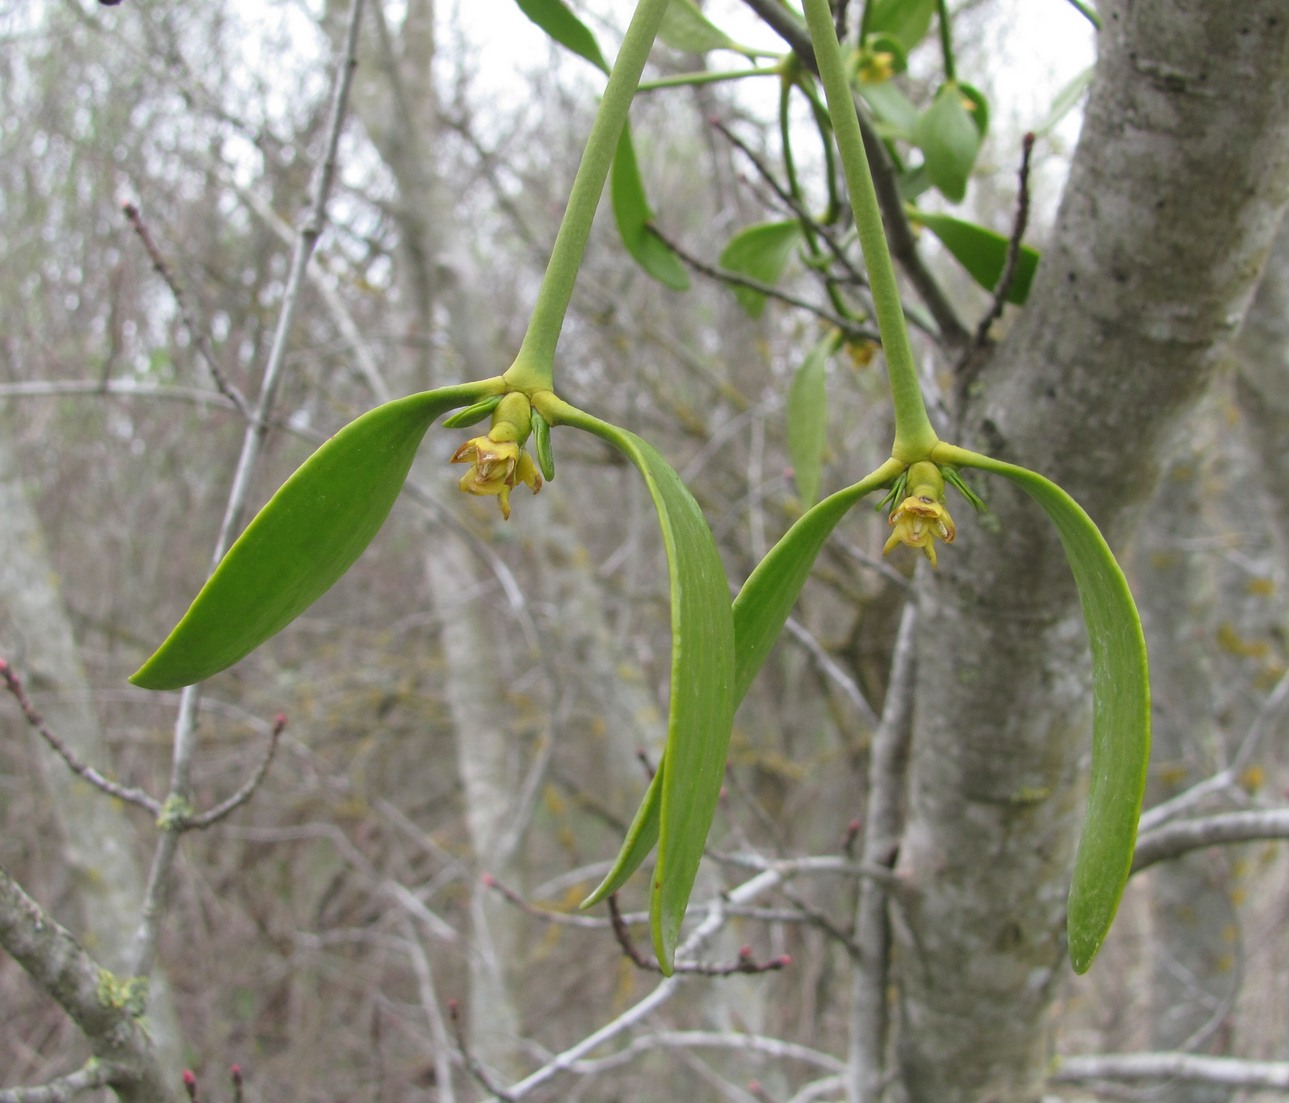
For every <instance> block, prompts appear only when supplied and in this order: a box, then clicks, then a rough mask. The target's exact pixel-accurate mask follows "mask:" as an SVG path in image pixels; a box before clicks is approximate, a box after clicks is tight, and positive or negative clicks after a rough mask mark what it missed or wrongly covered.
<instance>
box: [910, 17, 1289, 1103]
mask: <svg viewBox="0 0 1289 1103" xmlns="http://www.w3.org/2000/svg"><path fill="white" fill-rule="evenodd" d="M1102 18H1103V20H1104V25H1105V29H1104V30H1103V31H1102V32H1101V42H1100V57H1099V60H1098V67H1097V76H1096V81H1095V83H1094V86H1093V90H1092V95H1091V99H1090V102H1089V104H1088V108H1087V114H1086V117H1085V121H1084V128H1083V134H1082V137H1081V139H1080V142H1079V147H1078V150H1077V152H1076V155H1075V160H1074V164H1073V168H1072V173H1071V176H1070V180H1069V184H1068V186H1067V190H1066V193H1065V196H1064V198H1063V202H1062V206H1061V211H1060V214H1059V217H1058V223H1057V226H1056V229H1055V232H1054V234H1053V238H1052V241H1051V242H1050V244H1049V245H1048V247H1047V249H1046V250H1045V252H1044V256H1043V261H1042V264H1041V265H1040V268H1039V271H1038V275H1037V277H1036V282H1035V286H1034V289H1033V291H1032V293H1031V296H1030V300H1029V304H1028V305H1027V306H1026V308H1025V309H1024V312H1023V313H1022V314H1021V316H1020V318H1019V320H1018V322H1017V325H1016V327H1015V329H1014V330H1013V332H1012V333H1011V335H1010V336H1009V337H1008V339H1007V340H1006V341H1005V342H1004V343H1003V344H1002V345H1001V346H1000V347H999V348H998V349H997V350H996V352H995V354H994V355H993V356H992V358H991V359H990V361H989V362H988V363H987V364H986V366H985V367H984V368H983V370H982V371H981V373H980V375H979V376H978V377H977V378H976V379H975V380H974V382H973V385H972V386H971V387H969V388H965V390H966V393H967V396H968V397H967V398H966V400H965V402H964V407H963V409H962V410H961V411H960V418H959V422H960V428H959V430H958V433H957V434H956V435H957V436H958V439H959V441H960V442H961V443H964V444H966V445H968V446H970V447H975V448H978V449H980V450H982V451H986V452H989V453H991V454H993V455H995V456H998V457H999V458H1002V459H1006V460H1010V461H1013V462H1016V463H1021V464H1024V465H1026V466H1028V467H1031V468H1034V469H1036V470H1038V471H1040V472H1042V473H1044V474H1046V475H1048V476H1049V477H1052V478H1054V479H1056V480H1057V481H1058V482H1060V483H1061V484H1062V485H1063V486H1064V487H1065V488H1066V489H1067V490H1069V491H1070V492H1071V493H1072V494H1074V496H1075V497H1076V498H1078V499H1079V500H1080V501H1081V502H1082V504H1083V505H1084V507H1085V508H1086V509H1087V510H1088V512H1089V513H1090V514H1091V515H1092V517H1093V518H1094V519H1095V520H1096V521H1097V522H1098V523H1099V524H1100V525H1101V526H1102V528H1103V530H1104V531H1105V532H1106V533H1107V535H1108V536H1109V538H1110V539H1111V541H1112V543H1114V544H1121V543H1122V538H1123V536H1124V535H1125V533H1126V531H1127V530H1128V528H1129V527H1130V526H1129V522H1130V520H1131V516H1130V511H1131V509H1132V507H1134V506H1141V505H1143V504H1144V503H1145V501H1146V500H1147V499H1148V496H1149V494H1150V493H1151V491H1152V489H1153V487H1154V485H1155V483H1156V481H1157V478H1158V468H1159V465H1160V462H1161V459H1162V456H1163V453H1164V449H1165V447H1166V445H1167V444H1168V441H1169V438H1170V436H1171V435H1172V434H1173V432H1174V431H1175V430H1176V428H1177V427H1178V426H1179V425H1180V424H1181V423H1182V421H1183V419H1184V418H1185V416H1186V414H1187V413H1188V411H1189V410H1190V409H1191V407H1192V405H1193V403H1194V402H1195V400H1196V398H1197V397H1198V396H1199V395H1200V394H1201V393H1202V392H1203V390H1204V388H1205V387H1206V386H1207V384H1208V382H1209V380H1210V378H1211V376H1212V374H1213V370H1214V367H1215V365H1216V362H1217V349H1218V346H1219V345H1220V343H1221V342H1222V341H1223V340H1224V339H1225V338H1226V337H1228V336H1229V335H1230V334H1231V332H1232V330H1233V328H1234V326H1235V325H1236V324H1237V323H1238V321H1239V319H1240V316H1241V315H1242V313H1243V310H1244V307H1245V304H1246V302H1247V300H1248V297H1249V294H1250V291H1251V290H1252V288H1253V286H1254V282H1255V280H1256V279H1257V276H1258V272H1259V269H1260V267H1261V265H1262V262H1263V259H1264V257H1265V256H1266V252H1267V249H1268V247H1269V245H1270V243H1271V238H1272V234H1273V232H1274V228H1275V225H1276V220H1277V218H1278V214H1279V211H1280V210H1281V208H1282V206H1283V205H1284V202H1285V199H1286V187H1289V171H1287V168H1289V81H1286V80H1285V79H1284V78H1285V66H1286V57H1287V56H1289V18H1286V15H1285V11H1284V5H1283V2H1282V0H1254V2H1251V3H1247V4H1242V5H1239V6H1238V7H1235V6H1232V5H1227V4H1216V3H1193V2H1181V0H1146V2H1141V0H1138V2H1134V3H1127V2H1122V0H1121V2H1114V3H1108V4H1106V5H1104V7H1103V13H1102ZM981 489H982V490H984V491H985V494H986V497H987V498H988V500H989V503H990V507H991V510H992V512H993V514H994V515H995V517H996V518H997V519H998V521H999V522H1000V524H1001V528H1000V531H999V533H998V534H997V535H993V534H991V533H990V532H989V531H987V530H986V529H985V528H984V527H983V526H979V525H972V524H970V523H967V524H964V525H962V526H961V527H960V530H959V540H958V543H957V544H956V545H955V546H954V548H953V549H952V551H951V552H950V553H949V554H946V555H944V556H943V557H942V563H943V566H942V568H941V570H940V571H939V572H938V573H936V574H933V573H932V572H930V571H926V570H924V572H923V575H922V576H921V577H920V579H919V583H920V588H921V602H920V605H921V629H920V646H921V656H920V658H919V664H918V677H917V685H918V691H917V696H918V702H919V705H921V706H923V707H920V708H919V710H918V714H917V718H916V721H915V733H914V745H913V756H912V762H911V773H910V793H909V823H908V826H907V830H906V834H905V838H904V841H903V846H902V849H901V854H900V860H899V869H900V871H901V872H902V874H903V876H904V878H905V879H906V881H907V883H908V891H907V893H906V894H905V895H904V897H903V898H902V901H901V904H900V906H899V907H897V908H896V911H895V913H894V918H895V922H894V931H895V934H896V943H897V954H896V957H897V960H898V961H899V964H900V968H899V977H898V983H899V988H900V993H899V1004H900V1017H901V1023H902V1031H901V1038H900V1060H901V1076H902V1079H903V1082H904V1085H905V1087H906V1088H907V1090H908V1093H909V1096H910V1098H911V1099H912V1100H913V1101H914V1103H922V1101H927V1103H930V1101H935V1103H954V1101H956V1100H962V1101H964V1103H966V1101H972V1103H978V1101H979V1100H982V1099H991V1100H999V1101H1021V1100H1032V1099H1037V1098H1038V1097H1039V1095H1040V1093H1041V1085H1042V1080H1043V1069H1044V1064H1045V1060H1046V1057H1047V1055H1048V1048H1049V1042H1048V1038H1047V1030H1046V1013H1047V1010H1048V1007H1049V1005H1050V1003H1051V1001H1052V998H1053V996H1054V993H1055V991H1056V988H1057V986H1058V984H1059V983H1060V982H1061V981H1062V979H1063V978H1064V976H1065V971H1066V970H1065V965H1064V939H1063V937H1062V931H1063V927H1064V910H1065V895H1066V891H1067V886H1068V870H1069V863H1070V858H1071V853H1072V849H1073V843H1074V839H1075V835H1076V832H1077V827H1078V823H1079V818H1080V812H1081V804H1082V776H1083V772H1084V770H1083V768H1084V765H1085V760H1086V756H1087V752H1088V746H1089V725H1088V714H1089V710H1088V707H1087V706H1088V701H1087V698H1088V690H1087V677H1086V667H1087V660H1086V651H1087V644H1086V640H1085V637H1084V631H1083V628H1082V625H1081V622H1080V621H1079V619H1078V617H1077V612H1076V599H1075V594H1074V589H1073V586H1072V584H1071V581H1070V576H1069V571H1068V568H1067V567H1066V565H1065V562H1064V559H1063V556H1062V553H1061V550H1060V546H1059V543H1058V541H1057V539H1056V534H1055V532H1054V531H1053V530H1052V529H1051V527H1050V526H1049V525H1048V524H1047V523H1046V521H1045V518H1044V517H1043V515H1042V514H1041V512H1040V511H1039V510H1038V509H1037V508H1036V507H1034V506H1033V505H1032V504H1031V503H1029V502H1028V501H1027V500H1023V499H1022V496H1021V495H1019V494H1018V493H1017V492H1015V491H1013V490H1012V489H1011V488H1010V487H1008V486H1004V485H1000V483H998V482H991V483H990V484H989V485H988V486H987V487H985V486H981ZM1094 968H1095V966H1094Z"/></svg>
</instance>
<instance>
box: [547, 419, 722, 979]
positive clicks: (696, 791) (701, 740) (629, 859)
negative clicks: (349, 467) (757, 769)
mask: <svg viewBox="0 0 1289 1103" xmlns="http://www.w3.org/2000/svg"><path fill="white" fill-rule="evenodd" d="M543 413H544V414H545V415H546V418H547V420H548V421H551V422H552V424H556V423H558V424H564V425H572V426H574V427H575V428H578V429H583V430H585V431H586V432H589V433H593V434H595V435H596V436H598V437H600V438H601V439H602V440H605V441H607V442H608V443H609V444H611V445H613V447H615V448H617V449H618V450H619V451H620V452H621V453H622V454H623V455H625V456H626V457H627V459H629V460H630V461H631V462H632V463H633V464H634V465H635V466H636V467H637V468H638V469H639V471H640V473H641V475H643V476H644V480H645V484H646V485H647V486H648V488H649V493H650V496H651V497H652V498H653V503H654V507H655V508H656V509H657V511H658V521H659V524H660V526H661V528H662V538H663V545H664V547H665V548H666V552H667V568H668V574H669V576H670V580H671V704H670V713H669V716H668V720H667V745H666V749H665V750H664V752H663V758H662V762H661V763H660V764H659V767H658V775H657V777H656V778H655V782H654V785H651V786H650V789H651V790H652V789H653V788H654V787H655V786H656V787H657V788H658V797H657V804H658V813H657V823H658V860H657V863H656V865H655V867H654V875H653V883H652V886H651V890H650V903H649V913H650V927H651V930H652V934H653V945H654V952H655V953H656V954H657V955H658V961H659V964H660V965H661V966H662V968H663V970H664V972H667V973H670V972H671V971H672V968H673V962H674V959H675V955H676V946H677V944H678V942H679V940H680V925H681V922H682V920H683V919H684V917H685V908H686V907H687V906H688V904H689V896H690V893H691V892H692V891H693V888H694V880H695V878H696V877H697V876H698V865H699V862H700V861H701V859H702V856H703V849H704V847H705V845H706V843H707V833H708V831H709V830H710V828H711V824H712V819H713V818H714V816H715V814H716V804H717V801H718V799H719V797H720V792H721V786H722V784H723V783H724V780H725V757H726V752H727V751H728V749H729V738H730V730H731V728H732V727H733V723H734V690H733V686H734V622H733V616H732V614H731V611H730V599H729V583H728V581H727V579H726V577H725V569H724V567H723V566H722V564H721V559H720V554H719V552H718V551H717V549H716V541H715V540H714V539H713V537H712V534H711V530H710V529H709V528H708V527H707V521H706V520H705V519H704V518H703V514H702V511H701V510H700V509H699V508H698V503H697V502H695V501H694V498H693V495H692V494H690V493H689V490H688V489H687V488H686V487H685V484H684V483H683V482H682V481H681V479H680V476H679V475H677V474H676V472H675V471H674V470H673V469H672V468H671V466H670V465H669V464H668V463H667V461H666V460H665V459H663V458H662V456H661V455H660V454H659V453H658V451H657V450H656V449H655V448H654V447H653V446H652V445H651V444H649V443H648V442H647V441H644V440H642V439H641V438H640V437H637V436H636V435H635V434H634V433H629V432H627V431H626V430H625V429H620V428H618V427H617V426H616V425H609V424H608V423H606V422H603V421H600V420H599V419H598V418H594V417H592V416H591V415H590V414H586V413H583V412H582V411H581V410H575V409H574V408H573V407H571V406H568V405H567V404H565V403H560V404H559V405H558V406H555V405H554V404H549V405H546V406H543ZM651 817H652V813H651V811H650V799H649V798H648V797H646V800H645V802H644V803H643V804H642V806H641V809H640V811H639V812H638V813H637V814H636V818H635V821H634V822H633V824H632V828H631V831H630V832H628V836H627V843H626V845H625V846H624V848H623V852H622V854H621V855H620V856H619V859H618V862H617V863H616V865H615V871H620V870H621V869H625V870H626V875H629V874H630V872H631V870H633V869H634V868H635V867H636V866H638V865H639V864H640V862H641V861H642V860H643V858H644V856H645V854H647V853H648V848H649V846H650V845H651V844H652V839H651V838H650V835H651V832H652V827H651V826H650V820H651ZM616 876H617V875H616V873H615V874H610V881H612V880H613V879H615V878H616ZM621 879H622V880H625V875H624V876H622V877H621ZM607 883H608V882H606V884H607ZM617 883H620V880H619V881H617ZM601 889H602V890H603V889H604V886H602V887H601ZM608 891H612V888H611V887H610V888H608V890H607V891H601V890H597V892H596V893H595V894H593V896H592V900H595V899H600V898H602V897H603V896H604V895H607V892H608Z"/></svg>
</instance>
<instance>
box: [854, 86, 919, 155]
mask: <svg viewBox="0 0 1289 1103" xmlns="http://www.w3.org/2000/svg"><path fill="white" fill-rule="evenodd" d="M859 94H860V95H861V96H863V97H864V100H865V102H866V103H867V104H868V106H869V107H870V108H872V111H873V118H874V120H875V121H876V123H877V132H878V134H880V135H881V136H882V137H883V138H885V139H887V140H892V139H896V138H902V139H904V140H906V141H912V140H913V133H914V131H915V130H916V129H917V125H918V109H917V108H916V107H915V106H914V104H913V101H912V100H910V99H909V98H908V96H906V95H905V94H904V93H903V92H901V91H900V90H899V89H898V88H896V87H895V85H894V83H893V82H891V81H889V80H888V81H883V82H882V83H881V84H861V85H860V86H859Z"/></svg>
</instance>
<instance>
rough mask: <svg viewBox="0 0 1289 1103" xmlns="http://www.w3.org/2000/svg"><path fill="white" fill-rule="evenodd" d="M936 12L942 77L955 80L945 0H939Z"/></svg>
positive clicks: (955, 70) (947, 10) (951, 37)
mask: <svg viewBox="0 0 1289 1103" xmlns="http://www.w3.org/2000/svg"><path fill="white" fill-rule="evenodd" d="M936 12H937V14H936V21H937V22H938V23H939V24H940V52H941V53H942V54H943V56H944V79H945V80H957V79H958V77H957V68H956V66H955V65H954V64H953V35H952V33H951V29H950V27H949V5H948V2H947V0H939V3H938V4H937V5H936Z"/></svg>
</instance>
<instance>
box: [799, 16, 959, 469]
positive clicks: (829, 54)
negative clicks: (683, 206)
mask: <svg viewBox="0 0 1289 1103" xmlns="http://www.w3.org/2000/svg"><path fill="white" fill-rule="evenodd" d="M805 13H806V24H807V26H808V27H809V28H810V40H811V42H812V44H813V45H814V49H815V59H816V61H817V62H818V65H819V78H820V80H821V81H822V82H823V86H824V94H825V95H826V96H827V98H828V110H829V112H830V113H831V115H832V125H833V133H834V134H835V135H836V138H837V150H838V152H839V153H840V154H841V167H842V172H843V173H845V175H846V185H847V187H848V189H849V191H850V205H851V208H852V210H853V212H854V215H855V229H856V231H857V232H858V234H859V244H860V248H861V249H863V251H864V263H865V264H866V265H867V267H868V281H869V286H870V288H871V290H872V293H873V312H874V314H875V315H876V316H877V328H878V330H879V331H880V332H881V335H882V347H883V349H884V350H885V352H886V371H887V375H888V377H889V379H890V386H891V398H892V401H893V402H894V406H895V444H894V446H893V447H892V449H891V455H892V456H894V457H895V458H896V459H898V460H901V461H902V462H904V463H913V462H915V461H916V460H920V459H925V458H926V456H927V455H928V454H929V453H930V451H931V449H932V447H934V445H935V443H936V440H937V437H936V434H935V429H934V428H932V426H931V419H930V418H929V417H927V412H926V404H925V403H924V402H923V400H922V390H921V388H920V387H919V386H918V377H917V367H916V365H915V363H914V360H913V347H912V345H910V344H909V331H908V327H907V325H906V324H905V321H904V307H903V306H902V304H901V303H900V289H899V284H898V283H897V282H896V279H895V266H894V265H893V264H892V263H891V252H890V249H889V248H888V247H887V244H886V233H885V231H884V229H883V228H882V212H881V209H880V208H879V207H878V205H877V191H876V189H875V188H874V187H873V174H872V171H871V170H870V169H869V167H868V157H867V155H866V154H865V152H864V138H863V135H862V134H861V133H860V130H859V116H858V115H856V113H855V101H854V100H853V99H852V98H851V92H850V82H849V81H848V80H847V79H846V66H845V62H844V61H843V59H842V53H841V44H840V43H839V42H838V41H837V32H836V30H835V29H834V27H833V22H832V12H831V10H830V9H829V6H828V0H805Z"/></svg>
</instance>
